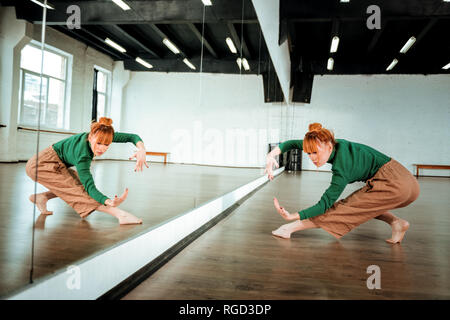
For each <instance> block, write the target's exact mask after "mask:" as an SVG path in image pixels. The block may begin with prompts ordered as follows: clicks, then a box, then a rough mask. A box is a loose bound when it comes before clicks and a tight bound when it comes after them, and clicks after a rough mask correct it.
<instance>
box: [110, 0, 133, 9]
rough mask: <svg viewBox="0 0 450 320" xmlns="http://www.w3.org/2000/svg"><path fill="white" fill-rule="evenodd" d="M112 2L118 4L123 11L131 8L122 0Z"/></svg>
mask: <svg viewBox="0 0 450 320" xmlns="http://www.w3.org/2000/svg"><path fill="white" fill-rule="evenodd" d="M111 1H112V2H114V3H115V4H117V5H118V6H119V7H121V8H122V9H123V10H125V11H126V10H130V9H131V8H130V6H129V5H127V4H126V3H125V2H124V1H122V0H111Z"/></svg>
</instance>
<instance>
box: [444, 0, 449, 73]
mask: <svg viewBox="0 0 450 320" xmlns="http://www.w3.org/2000/svg"><path fill="white" fill-rule="evenodd" d="M447 2H450V0H449V1H447ZM442 69H445V70H448V69H450V63H449V64H447V65H445V66H443V67H442Z"/></svg>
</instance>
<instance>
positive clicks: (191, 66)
mask: <svg viewBox="0 0 450 320" xmlns="http://www.w3.org/2000/svg"><path fill="white" fill-rule="evenodd" d="M183 62H184V63H186V64H187V66H188V67H189V68H191V69H192V70H195V66H194V65H193V64H192V63H191V62H190V61H189V60H188V59H187V58H184V59H183Z"/></svg>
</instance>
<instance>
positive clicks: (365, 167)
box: [279, 139, 391, 220]
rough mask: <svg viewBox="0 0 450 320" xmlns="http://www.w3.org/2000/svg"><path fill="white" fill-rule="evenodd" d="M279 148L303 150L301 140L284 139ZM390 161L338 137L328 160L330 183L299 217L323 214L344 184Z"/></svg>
mask: <svg viewBox="0 0 450 320" xmlns="http://www.w3.org/2000/svg"><path fill="white" fill-rule="evenodd" d="M279 148H280V150H281V152H282V153H284V152H287V151H289V150H292V149H300V150H303V140H289V141H285V142H283V143H281V144H280V145H279ZM390 160H391V158H389V157H388V156H386V155H384V154H382V153H381V152H379V151H377V150H375V149H373V148H371V147H369V146H366V145H364V144H360V143H355V142H350V141H347V140H344V139H337V140H336V145H335V146H334V148H333V151H332V153H331V155H330V158H329V159H328V161H327V162H328V163H331V165H332V167H331V171H332V173H333V176H332V178H331V184H330V186H329V187H328V189H327V190H326V191H325V193H324V194H323V195H322V198H320V200H319V202H317V203H316V204H315V205H314V206H312V207H309V208H308V209H305V210H302V211H299V215H300V220H303V219H308V218H312V217H315V216H318V215H321V214H323V213H325V211H327V210H328V209H329V208H331V206H332V205H333V204H334V203H335V202H336V200H337V199H338V198H339V196H340V195H341V193H342V191H344V189H345V186H346V185H347V184H349V183H353V182H355V181H366V180H368V179H370V178H372V177H373V176H374V175H375V173H377V171H378V169H380V168H381V167H382V166H383V165H384V164H386V163H387V162H389V161H390Z"/></svg>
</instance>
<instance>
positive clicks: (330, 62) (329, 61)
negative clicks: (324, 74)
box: [327, 58, 334, 70]
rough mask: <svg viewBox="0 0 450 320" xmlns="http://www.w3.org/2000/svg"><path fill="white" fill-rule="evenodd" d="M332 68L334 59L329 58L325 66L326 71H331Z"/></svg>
mask: <svg viewBox="0 0 450 320" xmlns="http://www.w3.org/2000/svg"><path fill="white" fill-rule="evenodd" d="M333 67H334V59H333V58H329V59H328V64H327V69H328V70H333Z"/></svg>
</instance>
